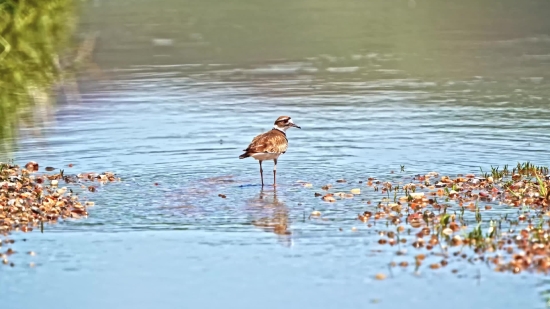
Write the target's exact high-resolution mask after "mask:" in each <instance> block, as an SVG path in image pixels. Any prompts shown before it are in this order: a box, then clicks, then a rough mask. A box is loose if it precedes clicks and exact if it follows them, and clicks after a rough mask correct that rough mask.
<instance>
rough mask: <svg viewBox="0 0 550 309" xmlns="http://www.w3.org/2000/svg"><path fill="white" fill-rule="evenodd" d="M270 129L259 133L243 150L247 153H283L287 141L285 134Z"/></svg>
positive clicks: (286, 146)
mask: <svg viewBox="0 0 550 309" xmlns="http://www.w3.org/2000/svg"><path fill="white" fill-rule="evenodd" d="M275 131H276V130H271V131H268V132H266V133H263V134H260V135H258V136H256V137H254V139H252V142H251V143H250V145H248V148H246V149H245V150H244V151H246V152H247V153H266V152H267V153H284V152H286V150H287V148H288V141H287V139H286V136H285V135H284V134H283V133H281V132H275Z"/></svg>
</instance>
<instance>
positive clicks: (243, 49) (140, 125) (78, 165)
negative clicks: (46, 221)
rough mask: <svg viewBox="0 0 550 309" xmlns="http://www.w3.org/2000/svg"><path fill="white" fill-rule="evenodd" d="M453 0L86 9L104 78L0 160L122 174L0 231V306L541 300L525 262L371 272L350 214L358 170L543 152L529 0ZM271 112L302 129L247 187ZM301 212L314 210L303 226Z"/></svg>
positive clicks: (545, 40)
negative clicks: (60, 214)
mask: <svg viewBox="0 0 550 309" xmlns="http://www.w3.org/2000/svg"><path fill="white" fill-rule="evenodd" d="M468 3H469V2H465V4H462V5H461V4H451V3H447V4H445V5H443V4H436V3H430V2H421V1H417V2H415V1H409V2H408V3H407V2H402V3H399V4H394V5H390V4H384V3H382V2H381V1H373V2H369V3H364V2H361V1H344V2H331V1H328V2H324V3H317V2H313V1H298V2H295V4H292V5H291V4H281V5H280V6H275V5H274V4H270V3H268V1H261V2H259V3H258V4H255V5H253V4H251V3H248V2H245V1H234V2H231V3H229V2H227V3H216V6H215V7H216V9H213V2H212V1H210V2H208V1H207V2H199V1H184V2H183V3H180V2H176V1H167V0H166V1H159V2H156V3H155V6H154V9H153V6H152V5H151V2H150V1H133V2H128V1H120V2H117V3H111V2H107V1H94V2H91V3H90V6H89V7H85V11H84V13H83V16H82V19H83V20H82V26H81V28H82V29H84V30H94V31H100V35H99V43H98V46H97V50H96V51H95V54H94V57H95V61H96V62H97V64H98V65H99V67H101V69H102V76H103V77H102V78H101V79H96V78H91V77H89V76H86V77H83V78H82V81H81V92H82V93H81V94H82V101H81V102H61V103H60V104H59V105H58V106H57V107H56V109H55V113H54V117H53V118H52V119H50V120H49V122H47V125H46V129H45V130H43V131H42V132H40V135H39V136H36V135H33V134H31V132H30V130H27V131H23V132H22V133H23V135H22V137H21V138H20V139H19V140H18V141H17V143H18V148H17V150H16V152H15V153H11V154H5V155H4V156H6V157H10V158H14V159H15V160H16V161H17V162H18V163H23V164H24V162H26V161H28V160H35V161H38V162H40V164H41V165H42V166H54V167H57V168H64V169H65V170H66V171H67V170H70V171H71V172H72V171H73V170H74V172H75V173H77V172H85V171H105V170H109V171H114V172H116V173H117V174H118V175H119V176H120V177H122V178H123V181H122V182H121V183H115V184H108V185H105V186H104V187H102V188H100V189H99V190H98V192H96V193H94V194H90V195H89V196H90V198H92V199H93V200H94V201H96V206H94V207H93V208H91V209H90V217H89V218H88V219H85V220H78V221H68V222H62V223H60V224H56V225H53V226H47V227H46V229H45V233H44V234H40V233H39V232H33V233H30V234H25V235H22V234H16V235H14V238H15V239H16V240H17V242H16V244H15V246H14V248H15V250H16V251H19V252H25V251H29V250H33V251H36V252H37V256H36V257H29V256H25V255H23V254H21V255H19V256H18V257H17V259H15V256H14V261H15V263H16V264H17V265H16V267H14V268H7V267H1V268H0V269H2V270H1V271H2V275H1V276H0V286H2V287H3V288H2V289H1V290H0V298H2V299H4V300H5V302H6V303H8V307H10V308H25V307H36V306H46V307H53V304H54V303H55V307H60V308H69V307H73V306H74V305H75V304H77V303H78V304H79V306H81V307H84V308H98V307H109V308H110V307H117V308H119V307H120V308H126V307H133V308H150V307H151V306H153V305H156V306H157V307H161V308H173V307H190V306H193V307H196V306H202V307H208V308H211V307H212V308H213V307H219V306H229V307H232V308H233V307H235V308H238V307H244V308H248V307H252V306H258V305H261V306H262V307H268V308H280V307H281V306H286V307H297V308H298V307H299V308H313V307H320V306H322V307H324V308H336V307H338V308H340V307H352V306H361V305H363V306H365V305H367V306H368V305H371V306H373V307H374V306H376V307H381V308H400V307H404V306H410V305H418V306H423V307H426V308H436V307H440V306H441V305H445V306H446V307H448V306H449V305H450V306H451V307H457V306H458V303H460V306H461V307H462V306H464V305H466V306H475V307H476V308H504V307H506V308H533V307H537V308H542V307H544V305H545V301H546V300H545V298H544V297H543V295H542V294H540V293H542V292H543V291H544V289H545V287H546V283H545V281H543V279H544V277H543V276H540V275H519V276H514V275H503V274H495V273H493V272H492V270H491V269H490V268H488V267H485V266H483V267H482V266H479V265H476V266H471V265H468V263H466V262H461V264H456V265H455V266H453V267H454V268H456V267H458V268H460V269H461V270H463V272H459V275H458V276H457V275H455V274H451V271H450V270H451V268H448V269H442V270H438V271H431V270H428V269H425V270H423V271H421V274H420V275H419V276H415V275H414V274H413V271H412V268H409V269H408V270H406V271H405V270H401V269H394V270H393V277H392V278H389V279H387V280H385V281H382V282H380V281H375V280H373V279H372V278H373V276H374V274H376V273H378V272H387V271H388V268H387V265H388V263H389V261H391V260H395V261H399V259H398V258H396V257H395V248H389V247H387V246H386V247H382V246H379V245H378V244H377V240H378V237H377V236H376V235H377V230H378V229H377V227H376V226H375V227H371V228H369V227H367V226H366V225H363V223H361V222H360V221H358V220H357V219H356V216H357V214H358V213H361V212H363V211H365V210H371V209H373V208H374V203H373V204H372V205H368V204H366V203H365V202H364V201H363V199H368V200H370V199H373V200H376V199H375V198H374V195H373V192H371V191H369V189H367V188H366V187H364V184H358V183H357V182H358V181H359V180H365V179H366V178H368V177H377V178H379V179H383V180H391V179H399V180H401V181H406V180H407V179H410V177H412V176H413V175H415V174H417V173H426V172H429V171H432V170H436V171H439V172H442V173H446V174H451V175H455V174H457V173H469V172H474V173H475V172H478V171H479V167H482V168H483V169H484V170H490V166H491V165H493V166H497V165H499V166H502V165H504V164H511V165H515V163H517V162H518V161H532V162H535V163H536V164H540V165H550V161H549V159H548V156H547V155H546V154H547V152H546V151H547V147H546V146H547V145H548V144H549V142H550V135H548V134H546V132H548V131H549V129H550V125H549V124H548V123H547V119H548V118H549V117H550V112H549V111H548V109H547V106H548V103H550V102H549V100H548V97H549V95H550V84H549V83H548V80H549V78H550V74H549V72H550V52H549V51H550V36H548V33H550V22H548V21H547V18H546V17H545V16H547V14H545V12H548V10H550V7H549V6H548V4H547V3H546V2H544V1H530V2H529V4H528V5H525V6H519V4H518V3H516V4H514V3H513V2H511V1H509V2H502V3H503V4H494V3H491V2H487V3H488V4H484V5H479V4H474V2H471V4H468ZM459 13H460V14H462V15H461V16H468V17H467V18H466V19H464V18H458V14H459ZM464 14H466V15H464ZM280 115H290V116H292V118H293V119H294V121H295V122H296V123H297V124H299V125H300V126H301V127H302V130H294V129H292V130H290V131H289V132H288V137H289V141H290V146H289V151H288V152H287V153H286V154H285V155H284V156H283V157H281V159H280V160H279V164H278V174H277V180H278V184H279V185H278V186H277V189H276V190H274V189H273V187H270V186H268V187H266V188H264V190H263V191H262V190H261V188H260V186H259V183H260V182H259V171H258V164H257V162H255V161H253V160H250V159H247V160H239V159H238V156H239V154H240V153H241V150H242V149H244V148H246V145H247V144H248V142H249V141H250V140H251V138H252V137H253V136H254V135H255V134H258V133H260V132H262V131H263V130H267V129H269V128H270V127H271V126H272V123H273V121H274V120H275V118H276V117H278V116H280ZM69 163H72V164H74V167H73V168H72V169H70V168H68V167H67V165H68V164H69ZM401 165H404V166H405V172H400V166H401ZM270 169H271V162H269V163H266V164H264V176H265V180H266V183H267V184H271V183H272V178H271V176H272V175H271V171H270ZM391 171H394V172H395V173H391ZM339 178H345V179H346V180H348V183H347V184H340V185H338V184H336V183H335V180H336V179H339ZM298 180H303V181H307V182H310V183H312V184H313V189H306V188H303V187H302V186H301V185H300V184H299V183H297V181H298ZM155 183H157V184H158V185H155ZM327 183H333V184H335V188H336V189H338V188H339V187H340V188H342V190H349V189H350V188H352V187H361V188H362V190H363V194H362V195H361V198H360V199H354V200H345V201H339V202H337V203H333V204H329V203H324V202H323V201H321V200H320V199H319V198H314V196H313V192H316V191H320V189H319V188H320V187H321V186H322V185H325V184H327ZM220 193H222V194H225V195H227V198H226V199H222V198H220V197H218V194H220ZM314 209H316V210H320V211H322V213H323V214H324V216H325V217H326V218H327V219H328V220H326V221H322V220H312V219H310V218H308V216H309V214H310V213H311V211H312V210H314ZM512 211H513V210H510V209H506V208H504V207H502V208H500V209H498V210H495V215H496V214H498V213H506V212H512ZM273 227H275V229H276V230H277V229H283V230H284V229H285V227H286V228H287V229H288V231H289V232H290V235H284V233H273ZM352 227H356V228H357V231H356V232H352V231H351V228H352ZM340 228H341V229H342V231H340V230H339V229H340ZM266 231H267V232H266ZM22 238H25V239H27V240H26V241H25V242H23V241H21V240H22ZM373 250H382V252H378V253H376V254H375V253H374V252H373ZM411 254H412V253H411ZM29 261H34V262H36V263H37V266H36V268H33V269H30V268H28V267H26V266H24V265H25V263H28V262H29ZM497 281H498V284H497V283H496V282H497ZM6 287H7V288H6ZM29 295H32V297H29ZM44 304H46V305H44ZM48 304H51V305H48Z"/></svg>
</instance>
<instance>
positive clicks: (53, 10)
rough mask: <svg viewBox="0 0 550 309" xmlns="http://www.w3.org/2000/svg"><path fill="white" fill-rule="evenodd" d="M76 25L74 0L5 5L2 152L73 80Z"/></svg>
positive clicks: (1, 6)
mask: <svg viewBox="0 0 550 309" xmlns="http://www.w3.org/2000/svg"><path fill="white" fill-rule="evenodd" d="M75 26H76V17H75V5H74V3H73V1H72V0H26V1H15V0H0V123H1V125H0V150H5V151H9V150H10V148H12V147H13V143H14V138H15V137H16V135H17V129H18V128H19V127H20V126H21V125H26V126H30V127H34V126H35V125H36V124H37V122H38V121H37V117H35V113H34V112H33V110H34V109H32V108H31V107H36V106H37V105H41V108H49V107H50V106H51V104H52V100H51V93H52V90H53V87H54V86H55V85H57V84H58V83H60V82H61V81H63V80H73V79H72V73H69V72H70V71H73V70H69V68H70V67H74V64H75V63H77V62H78V61H79V59H76V58H74V59H76V60H77V61H69V62H68V61H66V59H65V57H64V56H65V55H68V53H66V51H67V50H69V47H70V45H71V44H70V43H71V36H72V33H73V30H74V28H75ZM77 56H78V55H77ZM80 58H82V57H80ZM67 63H70V64H69V65H68V64H67Z"/></svg>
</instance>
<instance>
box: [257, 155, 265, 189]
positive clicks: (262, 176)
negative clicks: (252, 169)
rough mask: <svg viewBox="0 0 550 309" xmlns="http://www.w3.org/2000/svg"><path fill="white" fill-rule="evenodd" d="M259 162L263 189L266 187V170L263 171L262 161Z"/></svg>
mask: <svg viewBox="0 0 550 309" xmlns="http://www.w3.org/2000/svg"><path fill="white" fill-rule="evenodd" d="M258 162H260V177H261V178H262V188H263V187H264V170H262V161H261V160H259V161H258Z"/></svg>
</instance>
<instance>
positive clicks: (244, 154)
mask: <svg viewBox="0 0 550 309" xmlns="http://www.w3.org/2000/svg"><path fill="white" fill-rule="evenodd" d="M248 157H250V154H249V153H248V152H245V153H243V154H242V155H240V156H239V159H244V158H248Z"/></svg>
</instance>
